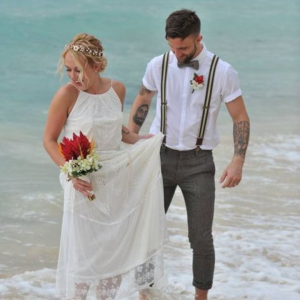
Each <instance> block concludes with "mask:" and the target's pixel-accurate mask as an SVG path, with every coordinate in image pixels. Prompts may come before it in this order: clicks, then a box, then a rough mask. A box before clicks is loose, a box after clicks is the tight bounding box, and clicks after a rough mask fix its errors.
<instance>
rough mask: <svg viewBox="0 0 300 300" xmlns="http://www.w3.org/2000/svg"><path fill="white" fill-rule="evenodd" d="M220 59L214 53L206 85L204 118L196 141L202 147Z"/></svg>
mask: <svg viewBox="0 0 300 300" xmlns="http://www.w3.org/2000/svg"><path fill="white" fill-rule="evenodd" d="M218 60H219V57H218V56H216V55H214V57H213V59H212V62H211V65H210V70H209V75H208V81H207V87H206V94H205V101H204V106H203V112H202V118H201V125H200V131H199V135H198V138H197V143H196V146H197V147H198V148H200V146H201V145H202V142H203V139H204V133H205V128H206V123H207V118H208V111H209V106H210V100H211V94H212V89H213V84H214V78H215V72H216V67H217V64H218Z"/></svg>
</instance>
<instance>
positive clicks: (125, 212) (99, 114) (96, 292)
mask: <svg viewBox="0 0 300 300" xmlns="http://www.w3.org/2000/svg"><path fill="white" fill-rule="evenodd" d="M106 65H107V60H106V58H105V57H104V55H103V47H102V44H101V42H100V41H99V40H98V39H97V38H96V37H94V36H92V35H89V34H78V35H76V36H75V37H74V38H73V39H72V40H71V42H70V43H69V44H68V45H66V46H65V48H64V50H63V51H62V54H61V58H60V62H59V70H60V72H62V69H63V68H65V70H66V73H67V75H68V77H69V79H70V82H69V83H67V84H66V85H64V86H62V87H60V88H59V89H58V91H57V92H56V94H55V95H54V97H53V99H52V102H51V104H50V108H49V113H48V117H47V121H46V125H45V133H44V147H45V149H46V151H47V152H48V154H49V155H50V157H51V158H52V160H53V161H54V163H55V164H56V165H57V166H62V165H63V164H64V163H65V161H64V158H63V157H62V156H61V155H60V153H59V151H58V147H57V142H58V140H59V137H60V135H61V133H62V132H63V135H64V136H65V137H67V138H71V137H72V135H73V133H75V134H76V135H78V134H79V132H80V131H81V132H82V133H83V134H85V135H86V136H87V137H88V138H89V139H93V140H94V141H95V143H96V151H97V153H98V154H99V155H100V164H101V165H102V168H101V169H100V170H98V171H96V172H94V173H91V174H90V178H89V179H90V182H87V181H84V180H82V179H80V178H72V179H71V180H70V178H67V176H66V175H65V174H64V173H60V183H61V185H62V187H63V190H64V205H63V219H62V229H61V241H60V250H59V259H58V266H57V276H56V293H57V296H58V297H59V298H60V299H66V300H71V299H72V300H84V299H97V300H111V299H121V298H124V297H127V296H129V295H130V294H133V293H134V292H136V291H142V290H143V289H147V288H148V287H149V286H150V285H153V284H154V286H155V287H159V285H160V282H161V280H162V278H163V276H164V268H163V246H164V244H165V243H166V242H167V235H166V227H165V213H164V204H163V187H162V177H161V170H160V155H159V151H160V146H161V142H162V138H163V135H162V134H157V135H155V136H151V135H145V136H143V135H137V134H135V133H133V132H130V131H129V130H128V129H127V128H126V127H125V126H123V125H122V110H123V103H124V98H125V87H124V85H123V83H121V82H119V81H115V80H112V79H109V78H105V77H102V76H101V75H100V73H101V72H103V71H104V70H105V67H106ZM92 191H93V194H94V195H95V197H96V198H95V200H93V201H90V200H89V196H91V193H92ZM142 293H143V292H142ZM140 299H147V298H146V296H145V295H143V294H140Z"/></svg>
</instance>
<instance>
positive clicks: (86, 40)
mask: <svg viewBox="0 0 300 300" xmlns="http://www.w3.org/2000/svg"><path fill="white" fill-rule="evenodd" d="M74 49H75V50H74ZM103 50H104V49H103V47H102V44H101V42H100V40H99V39H97V38H96V37H94V36H93V35H90V34H87V33H79V34H77V35H76V36H74V38H73V39H72V40H71V41H70V43H69V44H68V45H66V46H65V49H64V50H63V51H62V53H61V55H60V59H59V61H58V67H57V72H58V73H60V74H61V77H62V75H63V68H64V64H65V57H66V54H67V53H69V54H70V55H71V56H72V58H73V59H74V62H75V64H76V66H77V68H78V69H79V70H80V75H79V79H80V81H82V77H83V70H84V69H85V67H86V66H87V64H89V65H90V66H91V67H93V66H94V65H97V66H99V72H103V71H104V70H105V68H106V66H107V59H106V58H105V57H104V56H103ZM80 58H83V59H84V61H85V64H84V65H82V64H81V62H80Z"/></svg>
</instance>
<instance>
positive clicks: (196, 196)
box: [161, 146, 215, 290]
mask: <svg viewBox="0 0 300 300" xmlns="http://www.w3.org/2000/svg"><path fill="white" fill-rule="evenodd" d="M161 164H162V176H163V183H164V199H165V200H164V201H165V211H166V212H167V211H168V208H169V206H170V204H171V201H172V198H173V196H174V193H175V190H176V187H177V186H179V187H180V189H181V191H182V193H183V197H184V201H185V205H186V210H187V219H188V232H189V234H188V235H189V241H190V244H191V248H192V249H193V277H194V278H193V285H194V286H195V287H197V288H199V289H202V290H208V289H210V288H211V287H212V283H213V275H214V267H215V250H214V244H213V237H212V223H213V216H214V202H215V180H214V177H215V164H214V161H213V155H212V151H211V150H200V151H199V152H197V151H196V150H189V151H177V150H172V149H170V148H167V147H164V146H162V148H161Z"/></svg>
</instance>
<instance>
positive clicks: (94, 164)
mask: <svg viewBox="0 0 300 300" xmlns="http://www.w3.org/2000/svg"><path fill="white" fill-rule="evenodd" d="M58 149H59V152H60V153H61V155H62V156H63V157H64V159H65V161H66V162H65V163H64V165H63V166H61V171H62V172H63V173H65V174H67V175H68V177H69V180H71V179H72V178H77V177H81V179H83V180H87V181H89V179H88V178H87V177H86V175H87V174H89V173H92V172H95V171H98V170H99V169H100V168H101V165H100V163H99V161H100V157H99V155H98V154H97V153H96V151H95V143H94V141H93V140H92V141H91V142H90V141H89V140H88V138H87V137H86V136H85V135H84V134H83V133H82V132H81V131H80V133H79V135H78V136H77V135H76V134H75V133H73V139H68V138H66V137H64V138H63V140H62V142H61V143H58ZM82 177H84V178H82ZM89 199H90V200H94V199H95V195H92V196H90V197H89Z"/></svg>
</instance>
